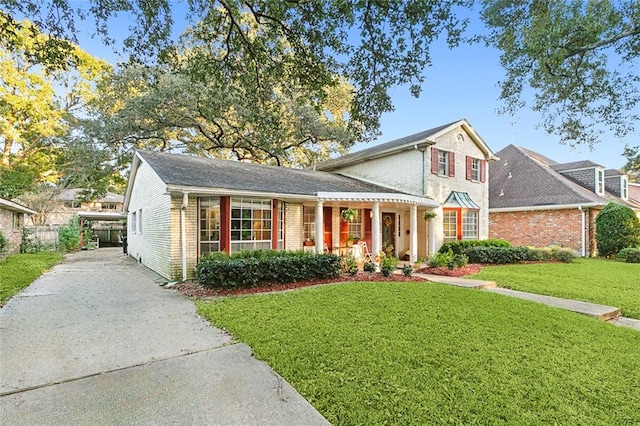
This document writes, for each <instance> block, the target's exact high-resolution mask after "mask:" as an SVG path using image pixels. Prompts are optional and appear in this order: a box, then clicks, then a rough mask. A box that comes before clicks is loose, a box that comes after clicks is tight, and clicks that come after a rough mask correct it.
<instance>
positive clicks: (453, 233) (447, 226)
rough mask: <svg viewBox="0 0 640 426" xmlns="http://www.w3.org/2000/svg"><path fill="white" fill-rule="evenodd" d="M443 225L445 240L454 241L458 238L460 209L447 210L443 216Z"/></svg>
mask: <svg viewBox="0 0 640 426" xmlns="http://www.w3.org/2000/svg"><path fill="white" fill-rule="evenodd" d="M442 227H443V231H444V240H445V241H452V240H457V239H458V211H457V210H445V211H444V212H443V216H442Z"/></svg>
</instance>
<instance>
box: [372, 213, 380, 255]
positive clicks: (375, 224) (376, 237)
mask: <svg viewBox="0 0 640 426" xmlns="http://www.w3.org/2000/svg"><path fill="white" fill-rule="evenodd" d="M371 215H372V216H373V217H372V218H371V246H372V247H371V250H372V252H373V254H374V255H377V254H378V253H380V252H381V251H382V242H381V239H382V234H381V231H380V229H381V228H380V203H379V202H377V201H375V202H374V203H373V205H372V206H371Z"/></svg>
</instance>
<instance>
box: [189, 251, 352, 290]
mask: <svg viewBox="0 0 640 426" xmlns="http://www.w3.org/2000/svg"><path fill="white" fill-rule="evenodd" d="M250 253H254V254H255V255H254V256H250ZM340 267H341V263H340V258H339V257H338V256H336V255H335V254H312V253H304V252H302V251H295V252H292V251H276V250H256V251H255V252H251V251H242V252H238V253H233V254H232V255H227V254H226V253H222V252H218V253H211V254H209V255H207V256H203V257H202V258H201V259H200V261H199V262H198V265H197V266H196V274H197V277H198V280H199V281H200V283H201V284H202V285H206V286H210V287H226V288H229V287H231V288H245V287H254V286H257V285H265V286H268V285H271V284H280V283H290V282H295V281H304V280H311V279H316V278H329V277H335V276H337V275H338V274H339V272H340Z"/></svg>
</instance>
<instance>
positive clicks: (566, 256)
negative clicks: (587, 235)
mask: <svg viewBox="0 0 640 426" xmlns="http://www.w3.org/2000/svg"><path fill="white" fill-rule="evenodd" d="M464 254H466V255H467V256H468V257H469V262H471V263H493V264H503V263H518V262H532V261H545V260H559V261H561V262H572V261H573V259H574V258H575V254H574V253H573V251H572V250H569V249H563V248H534V247H469V248H467V249H466V250H465V252H464Z"/></svg>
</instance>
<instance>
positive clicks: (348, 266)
mask: <svg viewBox="0 0 640 426" xmlns="http://www.w3.org/2000/svg"><path fill="white" fill-rule="evenodd" d="M340 264H341V266H342V270H343V271H344V272H346V273H347V274H349V275H351V276H354V275H355V274H357V273H358V262H356V259H355V257H353V256H343V257H342V258H341V259H340Z"/></svg>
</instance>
